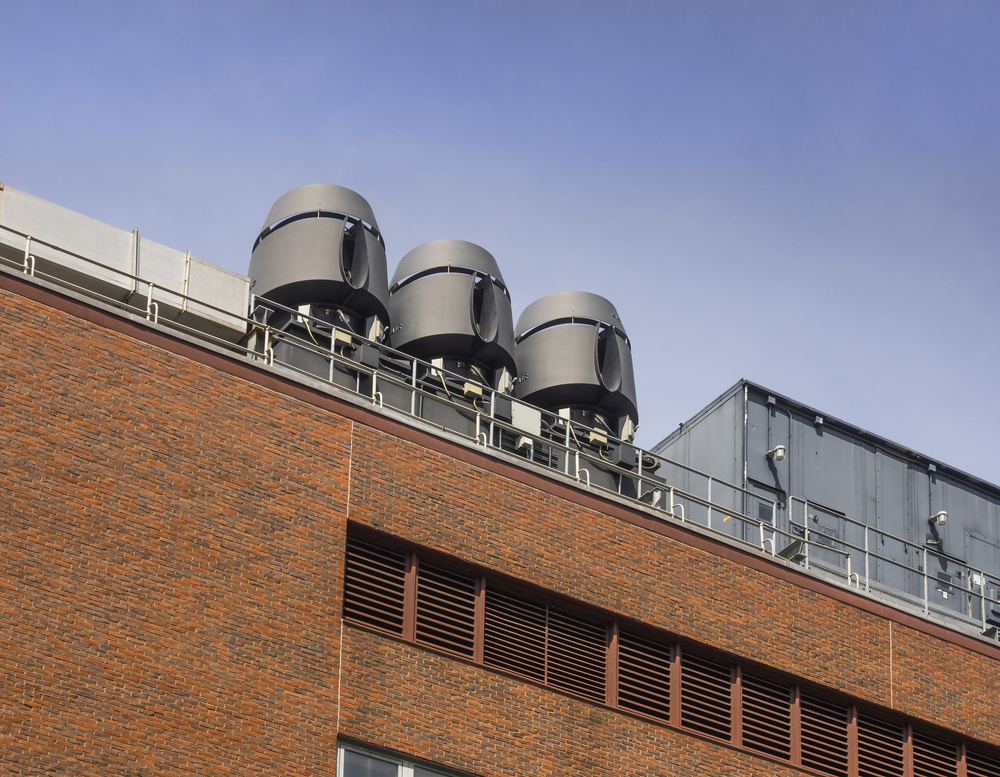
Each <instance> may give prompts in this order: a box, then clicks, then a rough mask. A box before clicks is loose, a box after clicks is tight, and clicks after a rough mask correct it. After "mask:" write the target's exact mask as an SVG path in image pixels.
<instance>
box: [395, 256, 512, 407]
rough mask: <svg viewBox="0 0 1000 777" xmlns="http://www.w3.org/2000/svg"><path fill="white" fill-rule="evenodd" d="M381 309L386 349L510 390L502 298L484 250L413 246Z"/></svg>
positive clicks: (508, 334) (508, 326)
mask: <svg viewBox="0 0 1000 777" xmlns="http://www.w3.org/2000/svg"><path fill="white" fill-rule="evenodd" d="M389 311H390V315H391V317H392V322H393V331H392V336H391V343H392V347H393V348H397V349H398V350H400V351H402V352H404V353H406V354H409V355H410V356H415V357H417V358H418V359H423V360H425V361H429V362H432V363H434V365H435V366H436V367H441V368H443V369H445V370H447V371H448V372H449V373H452V374H456V375H460V376H462V377H464V378H467V379H469V380H471V381H475V382H476V383H481V384H483V385H485V386H489V387H491V388H494V389H498V390H500V391H506V390H507V389H508V387H509V386H510V384H511V382H512V376H513V373H514V372H515V367H514V327H513V314H512V312H511V304H510V295H509V293H508V291H507V286H506V284H505V283H504V280H503V276H502V275H501V274H500V268H499V267H498V266H497V262H496V259H494V258H493V256H492V254H490V252H489V251H487V250H486V249H484V248H481V247H480V246H477V245H475V244H474V243H468V242H466V241H464V240H435V241H434V242H431V243H424V244H423V245H421V246H417V247H416V248H414V249H413V250H412V251H410V252H409V253H408V254H406V256H404V257H403V258H402V259H401V260H400V262H399V267H397V268H396V272H395V274H394V275H393V277H392V285H391V286H390V288H389ZM469 391H474V389H471V388H466V393H468V392H469Z"/></svg>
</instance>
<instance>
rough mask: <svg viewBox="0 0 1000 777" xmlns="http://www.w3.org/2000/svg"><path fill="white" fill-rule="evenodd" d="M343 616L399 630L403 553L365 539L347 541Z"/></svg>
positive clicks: (401, 631) (404, 573) (403, 574)
mask: <svg viewBox="0 0 1000 777" xmlns="http://www.w3.org/2000/svg"><path fill="white" fill-rule="evenodd" d="M344 577H345V581H344V617H345V618H350V619H351V620H356V621H360V622H361V623H365V624H367V625H369V626H375V627H377V628H380V629H386V630H387V631H391V632H393V633H394V634H402V633H403V598H404V596H403V594H404V587H405V577H406V556H405V555H403V554H402V553H394V552H392V551H389V550H384V549H382V548H375V547H372V546H371V545H367V544H365V543H361V542H357V541H356V540H350V541H348V543H347V562H346V565H345V572H344Z"/></svg>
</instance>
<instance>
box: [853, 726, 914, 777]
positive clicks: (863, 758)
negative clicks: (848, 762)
mask: <svg viewBox="0 0 1000 777" xmlns="http://www.w3.org/2000/svg"><path fill="white" fill-rule="evenodd" d="M858 774H859V775H861V777H902V775H903V727H902V726H900V725H897V724H895V723H887V722H886V721H883V720H879V719H878V718H873V717H869V716H868V715H858Z"/></svg>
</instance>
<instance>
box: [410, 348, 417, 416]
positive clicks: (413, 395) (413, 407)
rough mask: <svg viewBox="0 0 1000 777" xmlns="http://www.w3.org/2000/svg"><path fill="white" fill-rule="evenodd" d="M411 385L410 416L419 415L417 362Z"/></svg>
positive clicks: (412, 372)
mask: <svg viewBox="0 0 1000 777" xmlns="http://www.w3.org/2000/svg"><path fill="white" fill-rule="evenodd" d="M410 385H411V386H413V388H412V389H411V390H410V415H416V414H417V360H416V359H414V360H413V369H412V370H411V374H410Z"/></svg>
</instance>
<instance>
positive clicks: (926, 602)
mask: <svg viewBox="0 0 1000 777" xmlns="http://www.w3.org/2000/svg"><path fill="white" fill-rule="evenodd" d="M928 612H930V600H929V599H928V597H927V548H924V615H926V614H927V613H928Z"/></svg>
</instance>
